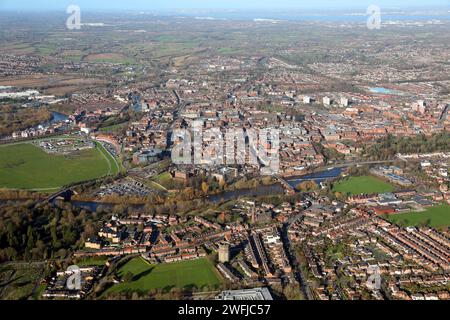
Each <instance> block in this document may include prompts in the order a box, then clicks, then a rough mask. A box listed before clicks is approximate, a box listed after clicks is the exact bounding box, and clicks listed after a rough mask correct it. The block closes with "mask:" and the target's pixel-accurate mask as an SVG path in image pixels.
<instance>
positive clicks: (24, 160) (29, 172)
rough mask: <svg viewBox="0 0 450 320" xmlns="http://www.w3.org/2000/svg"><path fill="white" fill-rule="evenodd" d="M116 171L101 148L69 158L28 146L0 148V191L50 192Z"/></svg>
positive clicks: (76, 153)
mask: <svg viewBox="0 0 450 320" xmlns="http://www.w3.org/2000/svg"><path fill="white" fill-rule="evenodd" d="M117 172H118V168H117V164H116V162H115V160H114V159H113V158H112V157H111V155H109V153H107V152H106V151H105V150H104V148H103V147H102V146H100V145H99V144H97V148H94V149H90V150H82V151H77V152H74V153H72V154H70V155H53V154H48V153H46V152H45V151H44V150H42V149H41V148H39V147H37V146H34V145H32V144H29V143H21V144H12V145H5V146H0V188H7V189H27V190H38V191H53V190H57V189H59V188H61V187H63V186H65V185H68V184H71V183H76V182H81V181H86V180H91V179H96V178H99V177H102V176H106V175H109V174H116V173H117Z"/></svg>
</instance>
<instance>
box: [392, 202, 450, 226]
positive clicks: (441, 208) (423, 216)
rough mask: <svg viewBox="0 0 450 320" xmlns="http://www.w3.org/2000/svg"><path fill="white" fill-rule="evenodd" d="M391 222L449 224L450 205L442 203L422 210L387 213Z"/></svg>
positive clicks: (405, 224) (400, 223)
mask: <svg viewBox="0 0 450 320" xmlns="http://www.w3.org/2000/svg"><path fill="white" fill-rule="evenodd" d="M387 219H388V220H389V221H391V222H392V223H395V224H399V225H402V226H422V225H427V226H429V227H433V228H442V227H448V226H450V205H448V204H442V205H438V206H434V207H431V208H428V209H427V210H425V211H424V212H411V213H401V214H392V215H388V216H387Z"/></svg>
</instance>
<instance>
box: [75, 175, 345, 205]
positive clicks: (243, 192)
mask: <svg viewBox="0 0 450 320" xmlns="http://www.w3.org/2000/svg"><path fill="white" fill-rule="evenodd" d="M341 173H342V169H341V168H334V169H332V170H326V171H321V172H317V173H312V174H308V175H304V176H300V177H294V178H287V179H286V181H287V182H288V183H289V184H290V185H291V186H292V187H294V188H295V187H296V186H297V185H298V184H299V183H301V182H304V181H315V182H316V183H317V184H320V182H323V181H326V180H330V179H335V178H337V177H339V176H340V174H341ZM280 194H284V188H283V187H282V186H281V184H274V185H270V186H265V185H260V186H258V187H257V188H255V189H240V190H233V191H227V192H224V193H222V194H218V195H213V196H209V197H208V198H206V200H207V201H209V202H213V203H221V202H226V201H230V200H233V199H239V198H244V197H259V196H266V195H280ZM71 203H72V205H73V206H74V207H76V208H81V209H86V210H89V211H92V212H94V211H97V209H98V208H99V207H103V208H106V209H107V208H112V207H114V206H115V205H114V204H111V203H102V202H95V201H92V202H86V201H71ZM128 207H129V208H132V209H133V210H137V211H139V210H144V208H145V205H143V204H131V205H128Z"/></svg>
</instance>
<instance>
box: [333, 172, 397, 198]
mask: <svg viewBox="0 0 450 320" xmlns="http://www.w3.org/2000/svg"><path fill="white" fill-rule="evenodd" d="M333 191H334V192H340V193H343V194H351V195H357V194H362V193H363V194H373V193H385V192H392V191H394V186H393V185H391V184H389V183H387V182H385V181H383V180H381V179H378V178H376V177H372V176H361V177H349V178H346V179H344V180H341V181H339V182H338V183H336V184H335V185H334V186H333Z"/></svg>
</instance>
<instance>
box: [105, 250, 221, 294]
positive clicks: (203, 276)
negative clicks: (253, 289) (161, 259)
mask: <svg viewBox="0 0 450 320" xmlns="http://www.w3.org/2000/svg"><path fill="white" fill-rule="evenodd" d="M128 272H130V273H132V274H133V275H134V278H133V281H132V282H129V283H120V284H116V285H114V286H113V287H111V288H109V289H108V291H107V292H106V293H110V292H124V291H125V292H126V291H130V292H133V291H134V292H145V291H148V290H151V289H163V290H167V291H169V290H170V289H172V288H187V287H197V288H202V287H204V286H209V287H214V286H218V285H220V284H221V279H220V276H219V275H218V273H217V271H216V270H215V268H214V266H212V265H211V263H210V262H209V261H208V260H207V259H197V260H190V261H182V262H175V263H166V264H158V265H150V264H149V263H147V262H146V261H145V260H143V259H142V258H135V259H133V260H131V261H129V262H128V263H127V264H125V265H124V266H123V267H122V268H121V269H120V271H119V275H120V276H121V277H123V276H124V275H125V274H127V273H128Z"/></svg>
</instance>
